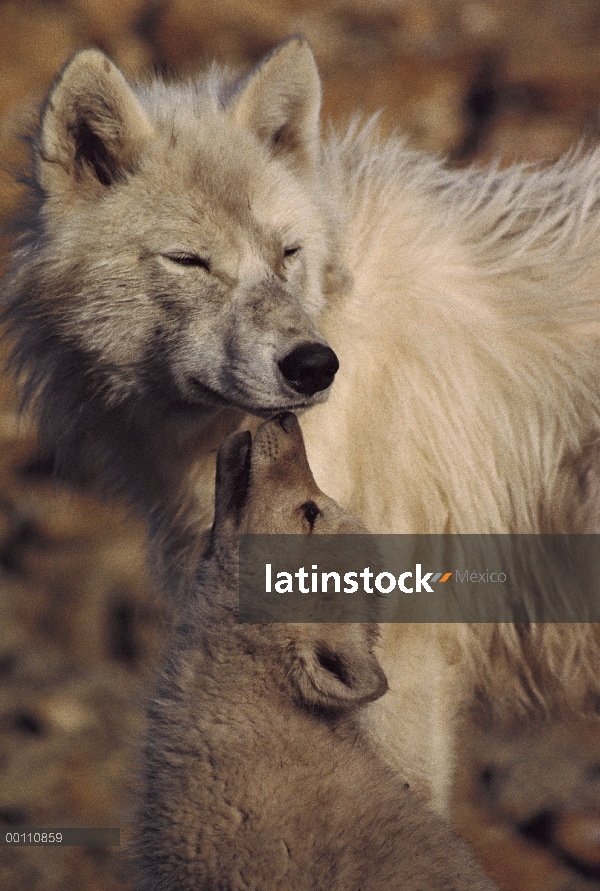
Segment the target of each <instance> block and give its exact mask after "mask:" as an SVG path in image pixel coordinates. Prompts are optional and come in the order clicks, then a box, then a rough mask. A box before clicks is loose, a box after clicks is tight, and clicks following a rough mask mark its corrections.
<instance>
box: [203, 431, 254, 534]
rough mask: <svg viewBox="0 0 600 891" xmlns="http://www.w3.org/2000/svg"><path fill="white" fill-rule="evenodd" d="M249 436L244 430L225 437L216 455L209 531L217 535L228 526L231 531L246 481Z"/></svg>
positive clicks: (240, 506)
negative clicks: (212, 507)
mask: <svg viewBox="0 0 600 891" xmlns="http://www.w3.org/2000/svg"><path fill="white" fill-rule="evenodd" d="M251 453H252V436H251V435H250V433H249V432H248V431H247V430H246V431H245V432H243V433H232V434H231V435H230V436H228V437H227V439H226V440H225V442H224V443H223V445H222V446H221V447H220V449H219V453H218V455H217V480H216V485H215V520H214V523H213V529H212V534H213V536H217V537H218V536H219V535H221V534H223V533H225V532H226V530H227V529H228V528H230V529H232V530H233V531H235V530H236V529H237V527H238V525H239V522H240V514H241V510H242V507H243V505H244V502H245V500H246V495H247V493H248V485H249V482H250V458H251Z"/></svg>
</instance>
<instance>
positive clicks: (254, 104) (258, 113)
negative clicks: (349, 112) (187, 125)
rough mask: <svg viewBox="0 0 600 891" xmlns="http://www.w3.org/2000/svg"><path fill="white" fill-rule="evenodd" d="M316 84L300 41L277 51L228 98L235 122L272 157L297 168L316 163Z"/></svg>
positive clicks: (318, 92)
mask: <svg viewBox="0 0 600 891" xmlns="http://www.w3.org/2000/svg"><path fill="white" fill-rule="evenodd" d="M320 110H321V82H320V79H319V72H318V71H317V65H316V62H315V59H314V56H313V54H312V51H311V49H310V47H309V45H308V43H307V42H306V40H304V38H302V37H292V38H291V39H290V40H287V41H286V42H285V43H282V44H280V45H279V46H278V47H276V48H275V49H274V50H273V52H272V53H271V54H270V55H268V56H267V57H266V58H265V59H264V60H263V61H262V62H261V63H260V65H259V66H258V68H255V70H254V71H253V72H252V73H251V74H250V75H249V76H248V77H247V78H246V80H245V81H244V82H243V83H242V85H241V87H240V88H239V90H238V92H237V93H236V95H235V96H234V99H233V109H232V111H233V115H234V119H235V120H236V121H237V122H238V123H239V124H242V125H243V126H246V127H248V128H249V129H250V130H251V131H252V132H253V133H255V135H256V136H258V138H259V139H260V140H261V141H262V142H264V143H266V144H267V145H268V146H269V147H270V148H271V150H272V152H273V154H274V155H279V156H285V157H287V158H288V160H290V161H292V162H293V163H294V164H296V165H297V166H299V167H300V168H301V169H302V168H305V169H306V168H309V169H312V168H313V167H314V165H315V162H316V160H317V153H318V141H319V112H320Z"/></svg>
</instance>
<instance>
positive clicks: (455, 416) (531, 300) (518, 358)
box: [3, 38, 600, 810]
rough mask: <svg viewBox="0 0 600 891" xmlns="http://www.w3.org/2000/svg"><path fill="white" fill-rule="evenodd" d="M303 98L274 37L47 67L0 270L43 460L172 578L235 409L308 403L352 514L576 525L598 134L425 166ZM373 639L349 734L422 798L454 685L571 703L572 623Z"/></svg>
mask: <svg viewBox="0 0 600 891" xmlns="http://www.w3.org/2000/svg"><path fill="white" fill-rule="evenodd" d="M319 105H320V84H319V77H318V73H317V70H316V66H315V62H314V59H313V56H312V54H311V51H310V49H309V47H308V45H307V44H306V43H305V42H304V41H303V40H301V39H299V38H298V39H292V40H290V41H288V42H287V43H285V44H283V45H281V46H280V47H279V48H277V49H276V50H275V51H274V52H273V53H272V54H271V55H270V56H268V57H267V58H266V59H265V60H264V62H263V63H262V64H261V65H260V66H258V68H256V69H255V70H254V71H253V72H251V74H250V75H249V76H248V77H246V78H245V79H244V78H242V79H239V78H236V77H235V76H233V75H230V74H228V73H227V72H224V71H221V70H218V69H213V70H211V71H210V72H209V73H208V74H207V75H205V76H203V77H200V78H199V79H198V80H196V81H194V82H191V83H187V84H165V83H163V82H162V81H161V80H158V79H154V80H152V81H150V82H149V83H148V84H147V85H145V86H140V87H136V88H132V87H131V86H130V85H128V83H127V82H126V81H125V79H124V77H123V76H122V74H121V73H120V72H119V71H118V69H117V68H116V67H115V66H114V65H113V64H112V63H111V62H110V61H109V60H108V59H107V58H106V57H105V56H104V55H103V54H102V53H100V52H98V51H96V50H88V51H84V52H82V53H80V54H78V55H77V56H75V58H74V59H73V60H72V61H71V62H70V63H69V64H68V65H67V66H66V67H65V69H64V70H63V72H62V74H61V75H60V76H59V78H58V80H57V81H56V83H55V85H54V87H53V88H52V90H51V91H50V94H49V96H48V99H47V101H46V104H45V107H44V109H43V113H42V117H41V125H40V130H39V134H38V136H37V139H36V140H35V143H34V175H33V185H32V189H31V196H30V197H31V206H30V208H29V212H28V213H26V214H25V215H24V218H23V234H22V237H21V239H20V241H19V242H18V243H17V246H16V248H15V251H14V255H13V261H12V265H11V268H10V271H9V274H8V278H7V280H6V282H5V284H4V288H3V301H4V306H5V319H6V321H7V323H8V326H9V330H10V332H11V333H12V336H13V337H14V338H15V343H16V347H15V351H14V359H13V362H14V367H15V369H16V372H17V373H18V374H19V375H20V377H21V380H22V382H23V393H24V398H25V401H26V402H27V403H29V404H31V405H33V406H35V408H36V409H37V413H38V416H39V419H40V423H41V430H42V436H43V438H44V441H45V442H48V443H50V444H52V445H53V447H54V448H55V449H56V452H57V454H58V458H59V462H60V464H61V467H62V471H63V473H64V474H65V475H67V476H69V477H71V478H72V479H77V478H81V477H85V478H88V479H91V480H93V481H95V482H96V483H97V484H98V485H99V487H100V488H101V489H102V490H103V491H104V492H106V493H110V492H118V493H123V494H125V495H127V497H128V498H129V499H130V500H131V501H132V502H133V503H134V504H135V506H136V507H137V508H138V509H139V511H140V512H141V513H143V514H144V515H145V517H146V518H147V519H148V521H149V526H150V530H151V535H152V539H153V541H152V547H151V554H152V556H153V559H155V561H156V564H157V571H158V573H159V574H160V575H161V576H162V577H164V578H166V579H167V586H168V589H169V590H170V591H171V592H175V591H176V590H177V589H178V587H180V588H182V589H184V588H185V584H186V578H185V574H186V572H187V571H188V570H189V569H190V567H193V566H194V565H195V560H196V557H197V556H198V555H199V553H200V551H201V548H202V544H201V542H202V539H201V535H200V530H201V529H203V528H205V527H207V526H209V525H210V522H211V519H212V503H213V501H212V486H213V481H214V458H215V454H216V451H217V448H218V446H219V445H220V444H221V443H222V442H223V440H224V438H225V437H226V435H227V434H228V433H230V432H231V431H233V430H235V429H243V428H245V427H247V426H249V424H251V423H252V421H249V420H248V419H247V418H246V419H245V418H244V416H245V414H246V413H250V414H251V415H254V416H262V417H265V416H270V415H271V414H273V413H275V412H277V411H278V410H281V409H302V408H307V409H310V411H308V412H306V413H305V414H304V416H303V418H302V426H303V430H304V435H305V438H306V443H307V450H308V454H309V458H310V461H311V466H312V467H313V469H314V472H315V476H316V479H317V481H318V482H319V484H320V485H321V486H322V487H323V488H324V489H325V490H326V491H328V492H331V494H332V496H333V497H335V498H336V500H337V501H338V502H340V503H341V504H343V505H344V506H345V507H346V508H347V509H348V510H351V511H352V512H353V513H354V514H355V515H356V516H360V517H361V518H362V519H363V520H364V521H365V523H366V524H367V525H368V526H369V527H370V528H371V529H372V530H373V531H375V532H425V533H429V532H463V533H470V532H506V533H509V532H520V533H529V532H597V531H598V529H599V528H600V524H599V522H598V520H599V516H600V513H599V504H600V501H599V492H600V475H599V473H598V443H599V442H600V362H599V356H600V349H599V347H600V294H599V285H598V282H599V281H600V211H599V207H600V151H599V150H596V151H594V152H591V153H590V154H588V155H571V156H569V157H568V158H566V159H565V160H563V161H561V162H559V163H558V164H556V165H554V166H550V167H547V168H545V169H542V170H537V169H528V168H524V167H515V168H511V169H509V170H505V171H498V170H495V169H491V170H457V171H456V170H448V169H446V168H445V167H444V165H443V164H441V163H440V162H438V161H437V160H434V159H432V158H429V157H427V156H423V155H421V154H418V153H415V152H411V151H409V150H408V149H407V148H406V146H405V145H404V143H403V142H402V141H401V140H399V139H397V138H395V137H394V138H392V139H390V140H388V141H387V142H382V141H381V140H380V139H378V137H377V132H376V126H375V124H373V123H371V124H367V126H366V127H364V128H362V129H361V128H360V127H358V126H356V125H355V126H352V127H351V128H350V130H349V132H348V133H347V134H346V135H345V136H342V137H340V136H337V135H335V134H333V133H331V134H330V135H329V136H328V137H327V139H326V140H321V139H320V137H319ZM332 351H333V352H332ZM334 353H335V355H334ZM336 357H338V358H339V362H340V367H341V370H340V372H339V373H338V374H337V377H336V380H335V383H334V385H333V387H331V383H332V380H333V378H334V374H335V370H336V368H337V360H338V359H337V358H336ZM330 389H331V390H332V393H331V398H329V399H327V396H328V394H329V391H330ZM241 425H243V426H241ZM382 635H383V642H384V648H383V655H382V659H383V663H384V669H385V671H386V673H387V675H388V677H389V678H390V686H391V687H392V688H393V691H394V693H393V695H392V694H390V695H389V696H385V697H382V698H381V699H380V700H378V701H377V702H376V703H374V704H373V705H371V706H370V707H369V720H370V722H371V733H372V737H373V739H377V740H379V742H380V744H381V748H382V751H383V752H385V754H386V757H388V758H389V759H390V760H391V761H392V762H393V763H394V764H395V765H397V766H398V767H400V768H401V769H402V770H403V771H405V773H406V775H407V777H408V778H409V779H410V780H411V782H414V783H419V784H420V785H421V786H422V787H423V788H424V789H425V790H427V791H428V792H429V793H430V794H431V795H432V798H433V800H434V801H435V803H436V806H437V807H438V808H439V809H440V810H445V809H446V808H447V805H448V796H449V789H450V783H451V777H452V773H453V763H454V759H455V757H456V752H455V730H454V728H455V721H456V719H457V716H458V714H459V713H460V711H461V709H462V708H463V707H465V705H468V703H469V702H471V701H472V699H473V697H474V691H475V690H477V691H478V694H479V696H480V697H481V696H483V697H484V698H487V699H488V700H489V702H490V703H491V705H490V708H491V709H492V711H493V712H494V714H497V715H498V719H499V720H502V721H506V722H508V723H510V722H511V721H513V720H516V721H518V720H520V719H521V718H522V717H523V716H526V717H527V716H529V715H531V714H542V715H549V714H550V715H552V714H562V715H565V714H568V715H570V716H572V717H574V716H576V715H578V714H580V713H581V712H587V711H589V709H590V708H591V706H590V703H592V702H594V701H595V696H596V694H597V689H598V678H600V654H599V648H598V641H597V635H598V632H597V629H596V628H595V627H594V626H590V625H587V626H582V625H579V626H574V625H568V626H567V625H546V626H538V627H533V628H530V629H523V628H517V627H515V626H513V625H508V624H507V625H502V626H493V625H488V626H465V625H449V624H447V625H444V626H435V625H427V626H415V625H412V626H409V627H406V626H398V625H396V626H394V625H390V624H386V625H385V626H384V628H383V631H382ZM532 678H533V679H535V680H532Z"/></svg>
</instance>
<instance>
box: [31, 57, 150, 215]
mask: <svg viewBox="0 0 600 891" xmlns="http://www.w3.org/2000/svg"><path fill="white" fill-rule="evenodd" d="M151 132H152V127H151V125H150V122H149V121H148V119H147V117H146V115H145V114H144V112H143V111H142V108H141V107H140V105H139V103H138V101H137V99H136V97H135V95H134V93H133V91H132V90H131V88H130V87H129V85H128V84H127V82H126V80H125V78H124V77H123V75H122V74H121V72H120V71H119V69H118V68H117V67H116V66H115V65H114V64H113V63H112V62H111V61H110V59H108V58H107V57H106V56H105V55H104V53H102V52H100V50H95V49H90V50H83V51H82V52H80V53H77V55H76V56H74V57H73V59H71V61H70V62H68V63H67V65H66V66H65V67H64V69H63V71H62V72H61V74H60V75H59V77H58V78H57V80H56V82H55V83H54V86H53V87H52V89H51V91H50V94H49V95H48V98H47V100H46V105H45V107H44V109H43V112H42V121H41V131H40V137H39V141H38V144H37V156H36V164H37V174H38V179H39V182H40V185H41V186H42V188H43V189H44V191H45V192H46V194H47V195H48V196H49V197H51V198H52V197H57V196H59V197H61V199H63V200H64V198H65V197H67V196H68V193H69V192H71V193H74V192H75V191H77V192H79V193H81V191H82V190H83V191H90V192H93V191H96V192H97V191H100V190H102V189H104V188H106V187H108V186H110V185H112V184H113V183H115V182H117V181H119V180H120V179H122V178H123V176H124V175H125V174H126V173H127V172H129V171H131V170H133V169H135V165H136V160H137V158H138V156H139V152H140V150H141V148H142V145H143V144H144V142H145V140H146V139H147V138H148V137H149V136H150V134H151ZM65 193H67V194H65Z"/></svg>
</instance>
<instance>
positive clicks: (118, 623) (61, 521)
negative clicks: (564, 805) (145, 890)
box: [0, 0, 600, 891]
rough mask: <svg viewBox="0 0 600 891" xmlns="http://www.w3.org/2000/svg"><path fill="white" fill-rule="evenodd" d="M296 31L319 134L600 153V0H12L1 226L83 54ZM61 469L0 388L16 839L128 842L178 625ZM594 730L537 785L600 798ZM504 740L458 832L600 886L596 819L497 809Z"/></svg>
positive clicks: (142, 51)
mask: <svg viewBox="0 0 600 891" xmlns="http://www.w3.org/2000/svg"><path fill="white" fill-rule="evenodd" d="M299 32H300V33H303V34H304V35H306V36H307V37H308V38H309V39H310V41H311V43H312V46H313V48H314V51H315V55H316V58H317V62H318V64H319V68H320V70H321V73H322V76H323V82H324V114H325V118H332V119H333V120H334V121H335V122H336V123H339V124H343V123H344V122H345V121H347V120H348V119H349V118H350V116H351V115H352V114H353V113H354V112H355V111H357V110H360V111H362V112H364V113H371V112H374V111H377V110H378V109H383V111H382V117H381V121H382V126H383V128H384V129H385V130H387V131H391V130H392V129H393V128H395V127H397V128H398V129H399V130H401V131H404V132H405V133H407V134H408V136H409V138H410V140H411V142H412V144H413V145H414V146H417V147H420V148H422V149H425V150H432V151H434V152H438V153H441V154H443V155H446V156H447V157H448V158H449V163H452V164H455V165H461V164H465V163H469V162H474V163H484V162H487V161H489V160H490V159H496V158H497V159H498V160H499V162H500V163H502V164H507V163H510V162H512V161H515V160H540V161H547V160H549V159H552V158H555V157H557V156H559V155H560V154H562V153H563V152H565V151H567V150H568V149H569V148H570V147H571V146H573V145H575V144H577V143H578V142H579V141H580V140H584V141H586V142H589V143H592V144H595V143H596V142H597V141H598V138H599V136H600V117H599V113H600V0H276V2H270V3H269V2H260V0H103V2H95V0H0V163H1V164H2V168H3V170H2V172H0V215H1V216H2V217H4V218H8V217H10V214H11V213H12V212H13V211H14V209H15V207H16V206H17V205H18V201H19V187H18V186H17V185H16V184H15V182H14V179H13V176H12V174H11V170H12V169H13V168H14V167H15V165H18V164H19V163H20V162H21V161H22V160H23V151H24V149H23V146H22V144H21V143H20V142H19V140H18V139H17V138H16V135H17V134H18V133H19V132H20V131H22V130H23V129H24V128H27V126H28V124H29V122H30V121H31V120H32V116H33V115H34V114H35V110H36V108H37V107H39V103H40V102H41V101H42V99H43V97H44V94H45V92H46V90H47V89H48V87H49V86H50V84H51V82H52V80H53V78H54V76H55V75H56V73H57V72H58V70H59V69H60V67H61V66H62V65H63V63H64V62H65V61H66V59H67V58H68V57H69V56H70V55H71V54H72V53H73V52H75V51H76V50H77V49H79V48H81V47H84V46H89V45H96V46H99V47H101V48H102V49H104V50H105V51H107V52H108V53H109V54H110V55H111V56H112V57H113V58H114V60H115V61H116V62H117V63H118V64H119V65H120V66H121V67H122V68H123V70H124V71H125V72H126V74H127V75H128V76H131V77H135V76H143V75H144V73H147V72H149V71H150V72H152V71H156V72H160V73H163V74H166V75H184V76H189V75H193V73H194V72H195V71H197V70H199V69H201V68H202V67H203V66H204V65H205V64H206V63H207V62H209V61H211V60H213V59H215V58H216V59H218V60H221V61H226V62H228V63H233V64H235V65H239V66H242V67H247V66H250V65H252V64H253V63H255V62H257V61H258V60H259V59H260V57H261V56H262V55H263V54H264V53H265V52H266V51H268V50H269V49H270V48H271V47H272V46H273V45H274V44H275V43H277V42H278V41H280V40H282V39H284V38H285V37H286V36H288V35H290V34H293V33H299ZM9 244H10V239H9V238H4V239H2V243H1V247H0V272H1V267H2V264H3V263H4V261H5V257H6V252H7V250H8V246H9ZM0 358H1V356H0ZM51 457H52V456H51V455H48V454H46V453H45V452H44V449H43V443H42V444H41V446H37V445H36V443H35V431H34V429H33V428H32V425H31V424H30V422H29V421H28V420H27V418H21V419H19V416H18V412H17V405H16V401H15V397H14V395H13V392H12V389H11V385H10V382H9V381H8V380H7V379H5V378H0V825H3V826H10V827H14V829H15V830H17V829H18V828H19V827H20V826H64V827H67V826H83V827H85V826H121V827H122V829H123V831H122V838H123V840H126V837H127V834H128V830H127V826H128V807H129V804H130V800H131V790H132V786H133V783H134V779H133V777H134V774H133V772H132V762H133V760H134V752H135V740H136V737H137V736H138V735H139V733H140V731H141V730H142V728H143V710H142V706H141V703H142V701H143V697H144V695H146V694H147V692H148V690H149V689H151V679H152V666H153V665H154V664H155V663H156V660H157V658H159V656H160V652H161V649H162V647H163V646H164V641H165V638H166V636H167V634H168V631H167V629H168V616H167V615H166V612H165V609H164V607H163V605H162V603H161V599H160V597H159V596H158V595H157V593H156V592H154V591H153V590H152V586H151V585H150V583H149V581H148V580H147V577H146V575H145V572H144V558H143V538H144V534H143V529H142V528H140V526H139V525H138V524H137V523H136V521H135V520H133V519H132V518H131V517H129V516H128V515H127V513H126V511H125V510H124V509H122V508H115V507H112V506H108V505H106V504H101V503H99V502H98V501H96V500H94V498H93V497H92V496H91V494H90V493H86V492H67V491H65V490H64V489H62V488H60V487H58V486H56V485H55V484H54V483H53V482H52V479H51V463H52V462H51ZM592 731H593V728H592ZM592 731H590V732H589V733H586V734H585V735H584V736H582V737H581V738H580V744H577V743H574V742H573V739H572V738H571V739H570V740H567V741H566V742H565V741H564V740H563V741H562V742H561V743H560V745H562V749H561V748H560V745H559V743H557V742H556V740H551V741H550V742H549V741H548V740H547V739H542V738H540V742H539V747H540V748H539V761H540V764H541V765H542V768H541V776H542V780H540V783H541V784H542V785H543V777H544V775H547V776H549V772H550V768H548V771H547V772H546V774H544V770H543V765H544V763H546V761H545V758H546V756H547V754H548V751H550V750H551V753H552V755H551V758H550V760H549V761H548V763H550V761H552V758H554V761H552V770H554V771H555V772H556V771H558V774H560V772H561V770H562V767H561V765H564V764H566V763H571V762H576V761H578V759H579V761H581V760H582V759H583V761H584V762H585V764H584V767H585V765H588V767H589V769H590V771H591V774H590V776H592V775H593V778H594V782H597V781H598V774H599V773H600V771H598V769H597V764H598V762H600V740H599V738H598V735H597V733H595V732H592ZM471 732H475V733H476V731H471ZM532 738H533V737H530V738H527V739H526V740H525V742H524V741H523V740H522V739H520V740H519V746H520V747H521V748H522V747H523V746H524V745H529V746H531V745H535V744H536V743H535V740H534V742H533V743H532V742H531V739H532ZM509 742H510V741H509ZM509 742H506V744H505V745H509ZM559 742H560V741H559ZM499 745H500V744H499V743H498V740H494V741H492V742H490V743H488V742H487V741H486V739H485V738H483V737H482V738H479V737H478V738H477V739H475V740H474V741H472V745H471V749H472V751H474V752H476V757H475V756H474V761H473V765H474V766H473V770H472V771H470V770H469V765H468V764H466V766H465V768H464V771H463V774H462V775H461V777H460V778H459V779H460V783H459V788H458V790H457V794H456V819H457V823H458V825H460V827H461V831H463V832H464V833H465V834H466V835H467V836H468V837H469V838H471V840H472V841H473V842H474V844H475V845H476V846H477V847H478V849H479V850H480V851H481V852H482V855H483V856H484V857H485V860H486V865H487V867H488V869H489V870H490V871H491V873H492V874H493V875H494V876H495V877H496V878H497V880H498V881H500V882H501V884H502V886H503V887H504V888H506V889H522V891H538V889H539V891H552V889H555V891H576V889H589V888H598V887H600V870H599V865H600V838H598V836H597V834H595V833H596V832H597V829H596V828H595V827H597V825H598V824H597V823H596V824H594V823H590V824H589V825H586V826H580V825H579V824H577V825H575V826H573V825H572V824H571V823H569V822H568V820H567V821H566V822H565V823H564V826H566V829H564V827H563V824H562V823H561V827H563V829H564V832H567V834H568V833H569V832H570V833H571V835H570V836H569V844H567V845H566V848H565V850H568V851H570V852H571V853H572V854H573V856H571V855H568V856H564V853H561V854H560V855H559V854H558V853H557V850H556V849H555V848H553V843H552V844H548V843H547V842H548V837H546V836H548V835H549V830H548V826H544V825H541V826H540V825H537V824H535V825H533V828H531V827H530V829H531V831H530V832H529V834H527V833H524V832H523V831H521V830H520V829H519V827H517V826H516V823H514V822H512V823H511V820H510V819H508V818H507V816H506V813H500V812H497V811H494V810H493V809H492V808H489V807H487V806H486V798H485V794H483V793H484V792H485V786H486V782H487V780H489V781H490V782H491V777H490V776H488V775H487V774H486V770H487V769H486V767H485V764H486V763H487V761H486V759H488V760H489V757H492V756H491V755H490V751H491V749H494V752H496V753H497V750H498V746H499ZM557 746H558V748H557ZM502 751H504V750H502ZM519 751H521V749H519V750H518V751H517V755H516V756H514V753H513V755H512V756H511V757H513V759H514V757H516V759H517V763H520V762H519ZM557 752H562V755H561V756H560V757H561V758H562V761H561V760H560V758H559V761H558V767H557V766H556V764H557V761H556V759H557V757H558V755H557ZM494 757H496V754H494ZM498 757H499V756H498ZM527 763H529V762H527ZM578 763H579V762H578ZM594 770H595V771H596V773H595V774H594V773H593V771H594ZM590 782H591V781H590ZM517 785H519V788H522V787H523V786H522V784H517ZM525 785H527V784H526V783H525ZM538 785H539V784H538ZM536 788H537V787H536ZM482 789H483V792H482ZM551 791H552V790H550V792H549V793H548V794H550V797H551ZM578 794H579V793H578ZM539 812H540V811H539V809H538V811H537V812H536V813H539ZM541 813H543V802H542V810H541ZM538 822H539V821H538ZM563 829H561V831H563ZM546 830H548V831H546ZM544 832H546V834H545V835H544ZM122 860H123V857H122V852H121V850H120V849H117V848H61V849H49V848H44V849H40V848H12V849H10V848H7V847H0V888H2V889H3V891H25V889H28V891H37V889H39V891H71V889H72V891H100V889H102V891H125V889H126V888H127V887H128V886H127V882H126V879H125V877H124V875H123V872H122Z"/></svg>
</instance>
